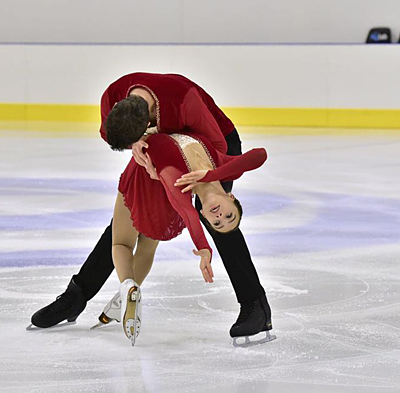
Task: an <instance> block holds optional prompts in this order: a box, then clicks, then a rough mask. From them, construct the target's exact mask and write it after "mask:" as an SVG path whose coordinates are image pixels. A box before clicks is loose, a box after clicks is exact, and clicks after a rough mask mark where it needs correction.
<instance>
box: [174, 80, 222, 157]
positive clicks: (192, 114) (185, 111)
mask: <svg viewBox="0 0 400 393" xmlns="http://www.w3.org/2000/svg"><path fill="white" fill-rule="evenodd" d="M181 116H182V121H183V124H184V126H185V127H188V128H189V132H190V133H193V134H195V135H199V136H201V137H204V138H206V139H208V140H209V141H210V142H211V144H212V145H213V147H214V148H215V149H216V150H217V151H219V152H221V153H226V151H227V148H228V146H227V144H226V140H225V137H224V135H223V133H222V131H221V129H220V128H219V126H218V123H217V122H216V120H215V118H214V116H213V115H212V114H211V112H210V111H209V109H208V108H207V105H206V104H205V103H204V101H203V100H202V99H201V97H200V96H199V94H198V93H197V91H196V89H195V88H193V89H190V90H189V91H188V92H187V93H186V95H185V98H184V100H183V103H182V111H181Z"/></svg>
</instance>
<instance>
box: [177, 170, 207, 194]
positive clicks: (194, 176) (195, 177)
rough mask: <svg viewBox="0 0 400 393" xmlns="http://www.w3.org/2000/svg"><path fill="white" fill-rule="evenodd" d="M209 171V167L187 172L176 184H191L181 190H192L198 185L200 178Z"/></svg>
mask: <svg viewBox="0 0 400 393" xmlns="http://www.w3.org/2000/svg"><path fill="white" fill-rule="evenodd" d="M207 172H208V170H207V169H200V170H198V171H194V172H190V173H186V174H185V175H182V176H181V177H180V178H179V179H177V180H176V182H175V186H177V187H179V186H184V185H186V184H189V185H188V186H187V187H185V188H184V189H183V190H182V191H181V192H187V191H190V190H192V189H193V188H195V187H196V186H197V184H198V183H199V180H201V179H202V178H203V177H204V176H205V175H206V174H207Z"/></svg>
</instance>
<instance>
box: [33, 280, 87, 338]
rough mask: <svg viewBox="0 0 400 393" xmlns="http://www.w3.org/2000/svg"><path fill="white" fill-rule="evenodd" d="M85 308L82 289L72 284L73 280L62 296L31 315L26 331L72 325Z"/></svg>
mask: <svg viewBox="0 0 400 393" xmlns="http://www.w3.org/2000/svg"><path fill="white" fill-rule="evenodd" d="M85 307H86V299H85V296H84V294H83V291H82V288H81V287H80V286H79V285H77V284H76V283H75V282H74V279H71V281H70V283H69V285H68V288H67V290H66V291H65V292H64V293H63V294H61V295H60V296H58V297H57V298H56V300H55V301H54V302H53V303H51V304H49V305H48V306H46V307H43V308H41V309H40V310H39V311H36V312H35V314H33V315H32V318H31V324H30V325H29V326H28V327H27V328H26V330H37V329H46V328H51V327H60V326H67V325H74V324H75V323H76V319H77V318H78V316H79V314H80V313H81V312H82V311H83V310H84V309H85ZM65 320H66V321H65ZM63 321H65V322H63ZM61 322H63V323H61Z"/></svg>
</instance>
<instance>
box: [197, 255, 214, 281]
mask: <svg viewBox="0 0 400 393" xmlns="http://www.w3.org/2000/svg"><path fill="white" fill-rule="evenodd" d="M193 254H194V255H198V256H199V257H201V261H200V270H201V273H202V274H203V278H204V281H205V282H209V283H212V282H214V280H213V277H214V272H213V270H212V267H211V253H210V250H207V248H203V249H202V250H199V251H197V250H193Z"/></svg>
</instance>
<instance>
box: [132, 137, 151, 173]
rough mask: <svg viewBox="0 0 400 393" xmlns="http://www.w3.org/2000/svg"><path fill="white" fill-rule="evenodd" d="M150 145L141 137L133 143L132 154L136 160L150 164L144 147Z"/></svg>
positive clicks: (144, 164)
mask: <svg viewBox="0 0 400 393" xmlns="http://www.w3.org/2000/svg"><path fill="white" fill-rule="evenodd" d="M148 147H149V145H148V144H147V143H146V142H145V139H144V138H142V139H139V140H138V141H137V142H136V143H134V144H133V145H132V155H133V158H134V159H135V161H136V162H137V163H138V164H139V165H141V166H144V167H145V166H146V165H147V164H148V158H147V157H146V154H145V153H144V152H143V148H145V149H147V148H148Z"/></svg>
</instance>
